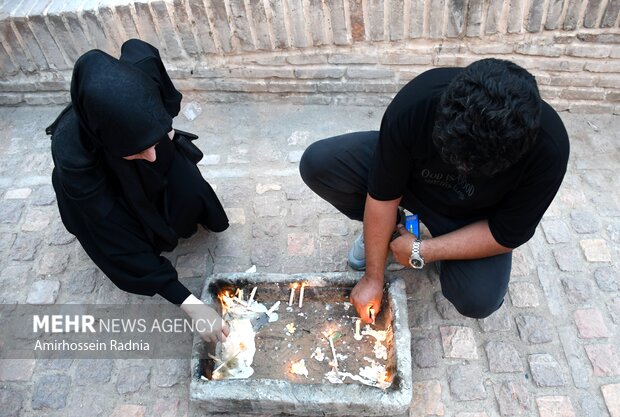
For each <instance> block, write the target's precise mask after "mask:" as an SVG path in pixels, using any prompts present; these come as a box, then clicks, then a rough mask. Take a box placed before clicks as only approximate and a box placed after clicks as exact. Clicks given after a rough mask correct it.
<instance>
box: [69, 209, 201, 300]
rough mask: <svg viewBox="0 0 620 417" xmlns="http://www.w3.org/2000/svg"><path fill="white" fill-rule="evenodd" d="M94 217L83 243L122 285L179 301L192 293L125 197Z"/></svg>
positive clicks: (117, 284) (119, 285)
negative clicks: (152, 241)
mask: <svg viewBox="0 0 620 417" xmlns="http://www.w3.org/2000/svg"><path fill="white" fill-rule="evenodd" d="M91 220H92V221H90V222H89V223H88V224H87V226H86V227H87V229H88V233H87V234H85V235H83V236H82V237H81V239H80V243H82V246H83V247H84V249H85V250H86V252H87V253H88V255H89V256H90V257H91V259H92V260H93V261H94V262H95V264H96V265H97V266H98V267H99V268H100V269H101V270H102V271H103V273H104V274H105V275H106V276H107V277H108V278H110V280H112V282H113V283H114V284H115V285H116V286H117V287H118V288H120V289H122V290H124V291H127V292H131V293H134V294H142V295H149V296H153V295H155V294H160V295H161V296H162V297H164V298H165V299H166V300H168V301H170V302H171V303H173V304H176V305H180V304H181V303H183V301H184V300H185V299H186V298H187V297H188V296H189V295H190V294H191V292H190V291H189V290H188V289H187V288H186V287H185V286H184V285H183V284H182V283H181V282H179V280H178V275H177V271H176V270H175V268H174V267H173V266H172V264H171V263H170V261H169V260H168V259H166V258H164V257H163V256H160V255H158V254H156V253H155V251H154V250H153V248H152V246H151V245H150V244H149V243H148V241H147V240H146V236H144V232H143V231H142V229H141V226H140V224H139V223H138V222H137V221H136V220H135V219H134V218H133V216H132V215H131V214H130V212H129V211H128V210H127V208H126V207H125V205H124V204H123V203H122V201H121V200H119V199H117V200H116V202H115V203H114V205H113V207H112V210H111V211H110V213H109V214H108V215H107V216H106V217H105V218H102V219H96V218H95V219H91ZM78 238H80V236H78Z"/></svg>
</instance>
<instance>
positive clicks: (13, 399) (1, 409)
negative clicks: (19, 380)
mask: <svg viewBox="0 0 620 417" xmlns="http://www.w3.org/2000/svg"><path fill="white" fill-rule="evenodd" d="M23 402H24V396H23V395H22V393H21V392H20V391H17V390H15V389H12V388H10V387H0V417H14V416H18V415H20V411H21V409H22V404H23Z"/></svg>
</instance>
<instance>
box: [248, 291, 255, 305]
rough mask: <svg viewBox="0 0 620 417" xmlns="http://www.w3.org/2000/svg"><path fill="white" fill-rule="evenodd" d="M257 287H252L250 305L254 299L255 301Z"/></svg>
mask: <svg viewBox="0 0 620 417" xmlns="http://www.w3.org/2000/svg"><path fill="white" fill-rule="evenodd" d="M256 288H257V287H254V288H252V292H251V293H250V298H248V307H249V306H251V305H252V301H254V296H255V295H256Z"/></svg>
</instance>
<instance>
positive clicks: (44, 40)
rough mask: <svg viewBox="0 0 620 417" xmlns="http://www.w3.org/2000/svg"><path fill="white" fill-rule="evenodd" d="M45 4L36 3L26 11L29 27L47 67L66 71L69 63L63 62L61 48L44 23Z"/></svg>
mask: <svg viewBox="0 0 620 417" xmlns="http://www.w3.org/2000/svg"><path fill="white" fill-rule="evenodd" d="M47 4H48V3H47V2H37V3H35V5H34V7H32V8H31V9H30V10H29V11H28V22H29V26H30V28H31V30H32V33H33V34H34V35H35V37H36V39H37V42H38V43H39V45H40V46H41V50H42V51H43V54H44V55H45V58H46V59H47V62H48V64H49V66H50V67H51V68H54V69H60V70H62V69H67V68H68V67H69V66H70V63H68V62H67V61H66V60H65V57H64V55H63V53H62V50H61V48H60V47H59V46H58V44H57V43H56V40H55V39H54V37H53V36H52V33H51V32H50V30H49V28H48V27H47V24H46V22H45V14H44V13H45V8H46V7H47Z"/></svg>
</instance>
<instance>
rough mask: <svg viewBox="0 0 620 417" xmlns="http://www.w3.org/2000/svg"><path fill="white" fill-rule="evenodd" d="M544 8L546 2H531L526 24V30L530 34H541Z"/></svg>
mask: <svg viewBox="0 0 620 417" xmlns="http://www.w3.org/2000/svg"><path fill="white" fill-rule="evenodd" d="M544 7H545V2H543V1H532V2H530V5H529V10H528V12H527V23H526V24H525V28H526V29H527V31H528V32H540V29H541V27H542V17H543V13H544Z"/></svg>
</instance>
